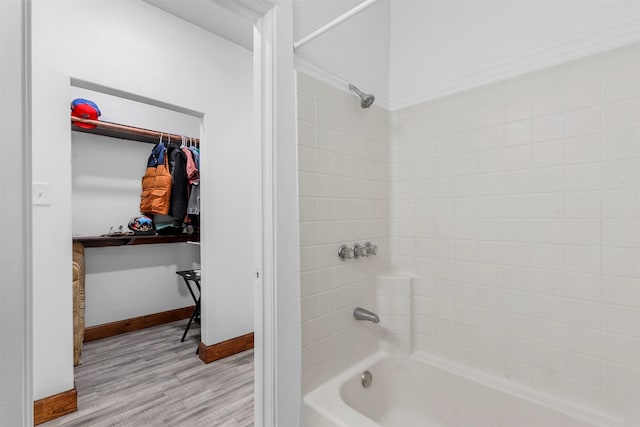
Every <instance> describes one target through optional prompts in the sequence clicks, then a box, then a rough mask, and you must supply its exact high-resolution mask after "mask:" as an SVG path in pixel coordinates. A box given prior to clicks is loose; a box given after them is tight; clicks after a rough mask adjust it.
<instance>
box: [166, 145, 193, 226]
mask: <svg viewBox="0 0 640 427" xmlns="http://www.w3.org/2000/svg"><path fill="white" fill-rule="evenodd" d="M166 157H168V158H169V171H170V173H171V177H172V180H173V188H172V191H171V204H170V205H169V215H170V216H171V217H172V218H173V226H174V227H177V228H179V229H180V230H181V229H182V223H183V222H184V217H185V216H186V215H187V202H188V198H189V178H188V177H187V156H186V154H185V153H184V152H183V151H182V149H181V148H180V147H174V146H172V145H169V147H168V148H167V154H166Z"/></svg>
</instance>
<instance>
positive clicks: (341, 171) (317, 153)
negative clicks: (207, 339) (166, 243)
mask: <svg viewBox="0 0 640 427" xmlns="http://www.w3.org/2000/svg"><path fill="white" fill-rule="evenodd" d="M297 81H298V83H297V87H298V97H297V102H298V170H299V194H300V267H301V277H300V283H301V298H302V301H301V311H302V313H301V314H302V370H303V372H302V382H303V391H305V392H306V391H308V390H309V389H311V388H312V387H314V386H315V385H317V384H318V383H320V382H323V381H325V380H327V379H328V378H330V377H332V376H333V375H335V374H336V373H338V372H340V371H342V370H343V369H345V368H346V367H348V366H350V365H352V364H353V363H355V362H356V361H358V360H361V359H363V358H364V357H365V356H367V355H369V354H371V353H372V352H374V351H375V350H376V348H377V347H376V341H375V340H374V338H373V333H374V331H375V329H374V325H373V324H371V323H369V322H356V321H355V320H354V318H353V310H354V308H355V307H357V306H361V307H364V308H367V309H369V310H373V309H374V300H373V296H374V282H375V277H376V276H378V275H380V274H382V273H384V272H386V271H389V232H390V230H389V144H388V135H389V125H388V121H389V120H388V112H387V111H386V110H384V109H381V108H380V107H377V106H373V107H371V108H369V109H366V110H363V109H362V108H360V103H359V98H356V97H354V96H353V95H349V94H347V93H346V92H345V91H342V90H338V89H336V88H334V87H331V86H329V85H327V84H325V83H323V82H321V81H319V80H316V79H313V78H311V77H309V76H307V75H305V74H302V73H298V75H297ZM367 241H370V242H371V243H373V244H376V245H377V246H378V255H376V256H372V257H368V258H361V259H357V260H355V259H354V260H350V261H340V259H339V258H338V248H339V247H340V245H341V244H347V245H349V246H351V245H353V244H354V243H360V244H363V243H365V242H367Z"/></svg>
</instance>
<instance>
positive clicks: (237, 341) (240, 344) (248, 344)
mask: <svg viewBox="0 0 640 427" xmlns="http://www.w3.org/2000/svg"><path fill="white" fill-rule="evenodd" d="M252 348H253V332H251V333H249V334H246V335H242V336H239V337H235V338H231V339H229V340H226V341H222V342H219V343H217V344H213V345H204V344H203V343H200V347H199V353H198V355H199V356H200V360H202V361H203V362H204V363H211V362H213V361H215V360H219V359H224V358H225V357H229V356H231V355H233V354H236V353H241V352H243V351H245V350H250V349H252Z"/></svg>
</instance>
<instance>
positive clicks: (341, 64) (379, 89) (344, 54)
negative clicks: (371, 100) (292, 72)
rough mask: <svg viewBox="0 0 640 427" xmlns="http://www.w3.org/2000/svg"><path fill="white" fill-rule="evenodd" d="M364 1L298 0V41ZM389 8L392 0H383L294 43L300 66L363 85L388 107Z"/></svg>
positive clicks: (295, 17)
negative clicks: (302, 42)
mask: <svg viewBox="0 0 640 427" xmlns="http://www.w3.org/2000/svg"><path fill="white" fill-rule="evenodd" d="M361 3H362V1H361V0H340V1H323V0H294V1H293V2H292V4H293V39H294V41H296V42H297V41H299V40H301V39H302V38H303V37H306V36H308V35H309V34H311V33H313V32H314V31H316V30H317V29H318V28H321V27H323V26H324V25H326V24H327V23H329V22H331V21H332V20H334V19H336V18H337V17H339V16H341V15H342V14H344V13H346V12H348V11H349V10H351V9H353V8H354V7H356V6H358V5H359V4H361ZM412 3H413V2H412ZM390 8H391V2H390V1H389V0H381V1H379V2H377V3H375V4H373V5H372V6H370V7H368V8H366V9H365V10H363V11H362V12H360V13H359V14H357V15H355V16H353V17H352V18H351V19H349V20H348V21H347V22H344V23H342V24H340V25H338V26H336V27H334V28H333V29H332V30H331V31H328V32H326V33H324V34H322V35H320V36H319V37H317V38H316V39H314V40H312V41H310V42H309V43H308V44H306V45H304V46H301V47H300V48H298V49H296V50H295V58H296V68H298V69H299V70H302V71H304V72H306V73H307V74H310V73H311V74H310V75H317V76H321V77H323V76H324V77H328V78H329V79H331V80H335V79H336V78H338V79H340V80H343V81H351V82H353V83H355V84H356V85H357V86H358V87H360V89H362V90H363V91H365V92H373V93H375V94H376V97H377V98H378V101H377V105H378V106H383V107H385V108H388V103H389V54H390V50H389V47H390V43H391V37H390V19H391V13H390Z"/></svg>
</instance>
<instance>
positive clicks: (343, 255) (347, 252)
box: [338, 245, 354, 261]
mask: <svg viewBox="0 0 640 427" xmlns="http://www.w3.org/2000/svg"><path fill="white" fill-rule="evenodd" d="M338 256H339V257H340V259H341V260H342V261H346V260H349V259H352V258H353V256H354V253H353V249H351V248H350V247H349V246H347V245H342V246H340V249H338Z"/></svg>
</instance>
